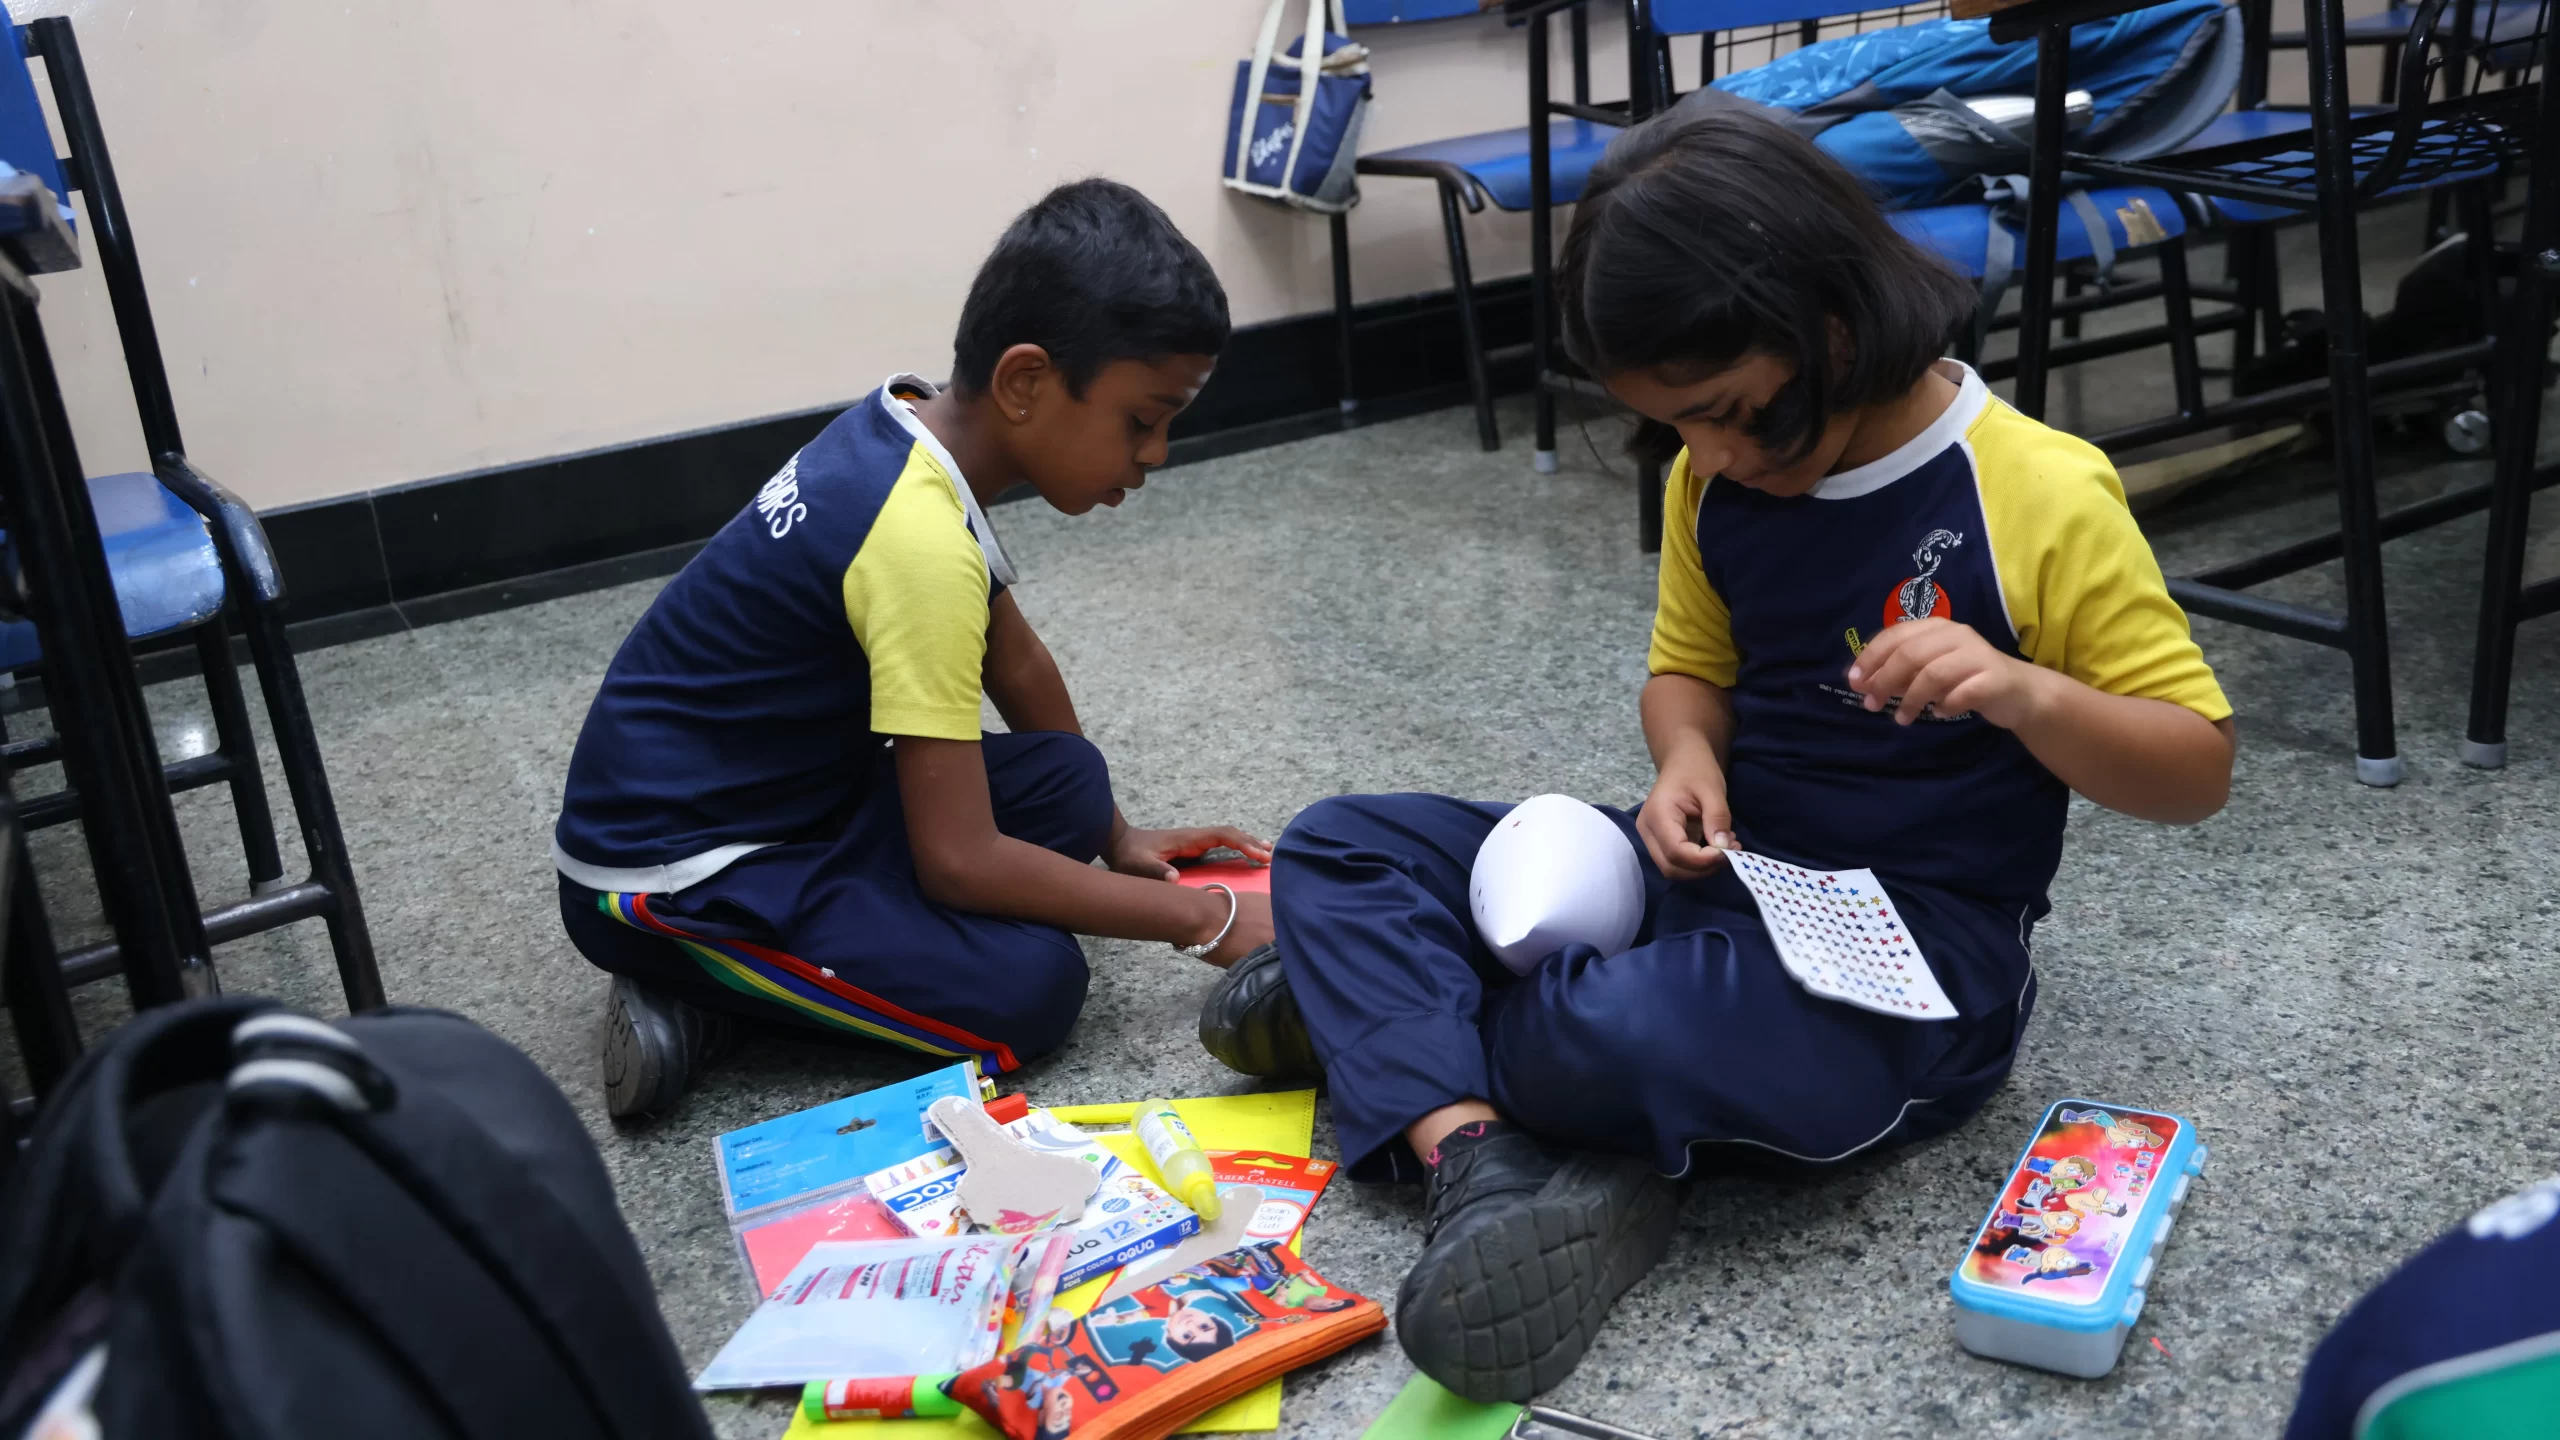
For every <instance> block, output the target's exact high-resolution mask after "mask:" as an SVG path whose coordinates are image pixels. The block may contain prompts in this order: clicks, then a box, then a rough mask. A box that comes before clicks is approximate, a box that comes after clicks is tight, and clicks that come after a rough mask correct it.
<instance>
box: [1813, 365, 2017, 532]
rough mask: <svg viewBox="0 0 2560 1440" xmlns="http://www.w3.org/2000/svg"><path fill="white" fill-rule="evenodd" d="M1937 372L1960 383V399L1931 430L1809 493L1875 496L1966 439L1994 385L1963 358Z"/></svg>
mask: <svg viewBox="0 0 2560 1440" xmlns="http://www.w3.org/2000/svg"><path fill="white" fill-rule="evenodd" d="M1937 371H1938V373H1939V374H1941V375H1944V376H1946V377H1947V378H1948V379H1950V380H1953V381H1955V382H1956V398H1955V401H1954V403H1952V404H1950V405H1948V406H1947V408H1946V409H1945V410H1943V411H1941V412H1939V415H1938V418H1937V419H1935V420H1932V421H1930V422H1929V428H1928V429H1926V430H1923V431H1921V432H1920V433H1919V434H1917V435H1914V436H1912V437H1911V438H1910V439H1909V440H1906V441H1904V442H1903V443H1902V444H1901V445H1899V446H1897V447H1896V448H1895V449H1894V451H1893V453H1892V454H1889V455H1886V456H1883V457H1881V458H1879V459H1875V460H1870V461H1868V462H1867V463H1866V464H1864V465H1860V466H1858V467H1856V468H1855V469H1851V470H1843V471H1841V472H1839V473H1838V474H1836V475H1825V476H1823V477H1822V479H1821V481H1820V482H1818V483H1817V484H1815V486H1814V487H1813V488H1812V489H1811V490H1808V491H1806V492H1805V493H1806V494H1807V495H1810V496H1812V497H1813V498H1814V499H1816V500H1855V499H1857V498H1858V497H1859V496H1861V495H1873V494H1874V493H1876V492H1877V491H1879V490H1881V489H1883V488H1884V487H1886V486H1887V485H1890V484H1892V483H1893V482H1894V481H1896V480H1899V479H1901V478H1902V477H1903V476H1905V475H1908V474H1910V473H1911V472H1912V471H1914V470H1917V469H1919V468H1920V467H1921V466H1922V465H1924V464H1926V463H1927V462H1928V461H1929V460H1931V459H1933V458H1934V457H1936V456H1937V455H1938V454H1939V452H1941V451H1944V450H1946V449H1948V448H1949V447H1951V446H1953V445H1954V444H1955V443H1956V442H1957V441H1959V440H1962V439H1963V438H1964V434H1965V432H1966V431H1967V430H1970V429H1972V428H1973V422H1974V420H1975V419H1976V418H1978V417H1979V416H1980V415H1981V414H1982V410H1983V407H1984V406H1986V405H1988V404H1990V403H1991V387H1990V386H1988V385H1985V384H1983V383H1982V377H1981V376H1979V375H1976V374H1975V373H1973V367H1972V366H1970V365H1967V364H1965V363H1964V362H1963V361H1961V360H1941V361H1939V362H1938V364H1937Z"/></svg>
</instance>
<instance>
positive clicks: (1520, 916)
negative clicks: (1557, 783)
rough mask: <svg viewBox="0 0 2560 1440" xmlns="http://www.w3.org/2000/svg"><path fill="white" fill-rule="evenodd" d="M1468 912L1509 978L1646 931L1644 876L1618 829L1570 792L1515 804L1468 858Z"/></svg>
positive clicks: (1613, 949)
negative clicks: (1471, 866)
mask: <svg viewBox="0 0 2560 1440" xmlns="http://www.w3.org/2000/svg"><path fill="white" fill-rule="evenodd" d="M1467 908H1468V910H1469V911H1470V912H1472V913H1473V914H1474V916H1475V922H1476V934H1478V935H1479V936H1482V937H1483V939H1484V943H1485V947H1486V948H1487V949H1489V950H1491V951H1492V952H1493V953H1494V956H1495V957H1496V958H1497V959H1499V960H1501V961H1502V963H1503V964H1504V965H1506V966H1509V967H1510V968H1511V970H1512V971H1513V972H1514V973H1515V974H1526V973H1528V971H1529V969H1530V968H1531V967H1532V966H1535V965H1536V964H1537V963H1538V962H1539V961H1541V960H1544V959H1546V958H1547V957H1548V956H1550V955H1553V954H1555V953H1556V952H1557V951H1559V950H1562V949H1564V948H1565V947H1566V946H1568V945H1588V946H1590V947H1591V948H1593V949H1594V950H1597V951H1599V952H1600V953H1601V954H1602V955H1615V954H1617V953H1618V952H1619V951H1621V950H1624V949H1626V948H1627V947H1628V946H1629V945H1631V944H1633V943H1635V938H1636V930H1637V928H1638V927H1640V926H1641V925H1643V924H1644V870H1643V868H1642V867H1641V866H1640V865H1638V864H1637V862H1636V851H1635V846H1633V845H1631V844H1629V843H1628V841H1627V836H1626V832H1625V831H1623V830H1620V829H1619V828H1618V827H1617V825H1616V823H1615V822H1613V821H1611V820H1610V819H1609V817H1608V816H1606V815H1603V814H1601V813H1600V812H1599V811H1598V810H1595V809H1593V808H1592V807H1591V806H1589V805H1585V804H1584V803H1582V802H1581V801H1579V800H1576V799H1574V798H1573V797H1572V796H1570V795H1539V796H1536V797H1533V798H1531V799H1528V800H1523V801H1521V802H1520V803H1519V804H1518V805H1516V806H1513V807H1512V810H1511V813H1510V814H1508V815H1505V816H1504V817H1502V820H1501V823H1499V824H1497V825H1495V826H1494V827H1493V833H1492V834H1490V835H1487V836H1486V837H1485V840H1484V845H1483V847H1482V848H1481V849H1479V850H1477V851H1476V863H1475V871H1474V874H1473V875H1472V876H1471V877H1470V878H1469V880H1468V882H1467Z"/></svg>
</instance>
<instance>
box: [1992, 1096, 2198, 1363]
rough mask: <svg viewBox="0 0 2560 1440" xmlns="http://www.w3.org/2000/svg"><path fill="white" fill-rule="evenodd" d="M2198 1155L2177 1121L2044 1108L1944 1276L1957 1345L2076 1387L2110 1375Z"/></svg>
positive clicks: (2186, 1126) (2064, 1106)
mask: <svg viewBox="0 0 2560 1440" xmlns="http://www.w3.org/2000/svg"><path fill="white" fill-rule="evenodd" d="M2205 1153H2206V1150H2205V1145H2204V1142H2203V1141H2202V1140H2201V1139H2199V1138H2197V1136H2196V1128H2195V1123H2194V1122H2193V1121H2190V1120H2188V1119H2187V1118H2186V1117H2184V1116H2181V1115H2170V1114H2165V1113H2162V1112H2159V1111H2154V1110H2132V1109H2127V1108H2125V1107H2123V1106H2120V1105H2101V1104H2098V1103H2096V1102H2094V1101H2089V1100H2063V1101H2059V1102H2057V1103H2056V1104H2055V1105H2054V1106H2053V1108H2051V1109H2049V1110H2047V1111H2045V1112H2044V1120H2043V1122H2042V1123H2040V1124H2039V1125H2037V1126H2036V1133H2035V1135H2034V1137H2033V1138H2031V1139H2029V1140H2028V1141H2027V1148H2026V1150H2025V1151H2024V1152H2023V1153H2021V1154H2020V1155H2019V1156H2018V1163H2017V1165H2016V1167H2015V1168H2013V1169H2012V1170H2011V1171H2010V1172H2009V1181H2008V1183H2007V1184H2006V1185H2005V1186H2003V1187H2002V1188H2001V1191H2000V1198H1999V1199H1998V1200H1997V1201H1995V1202H1994V1203H1993V1204H1992V1207H1991V1213H1990V1214H1989V1215H1988V1216H1986V1217H1984V1219H1983V1222H1982V1228H1981V1230H1980V1231H1978V1232H1976V1233H1975V1235H1974V1237H1973V1247H1972V1248H1971V1249H1970V1250H1968V1251H1967V1252H1966V1253H1965V1257H1964V1259H1963V1260H1962V1261H1960V1262H1959V1263H1958V1264H1957V1265H1956V1273H1955V1276H1954V1278H1953V1279H1952V1280H1950V1281H1949V1282H1948V1287H1947V1288H1948V1290H1949V1292H1950V1293H1951V1294H1952V1295H1953V1296H1954V1298H1955V1302H1956V1340H1957V1342H1958V1343H1960V1344H1962V1345H1963V1346H1964V1348H1966V1349H1967V1350H1970V1351H1972V1352H1973V1353H1974V1354H1976V1355H1983V1356H1988V1357H1990V1358H1991V1359H1994V1360H2008V1361H2013V1362H2015V1363H2017V1364H2020V1365H2032V1366H2034V1367H2036V1368H2037V1369H2039V1370H2051V1371H2054V1372H2056V1373H2058V1374H2063V1375H2078V1376H2081V1377H2083V1378H2086V1379H2095V1378H2097V1377H2098V1376H2100V1375H2104V1374H2106V1373H2107V1372H2108V1371H2109V1370H2112V1369H2114V1368H2115V1364H2116V1358H2117V1357H2118V1356H2120V1355H2122V1354H2123V1353H2124V1342H2125V1337H2126V1336H2127V1335H2129V1334H2131V1333H2132V1331H2133V1322H2134V1320H2135V1319H2136V1318H2137V1317H2139V1316H2140V1315H2141V1314H2142V1302H2143V1299H2144V1297H2145V1295H2146V1294H2147V1293H2148V1292H2149V1290H2150V1286H2151V1272H2152V1270H2153V1268H2154V1267H2155V1266H2156V1265H2158V1263H2159V1260H2160V1250H2161V1247H2163V1246H2165V1245H2166V1244H2168V1243H2169V1229H2170V1227H2171V1226H2172V1225H2174V1224H2176V1223H2177V1218H2178V1207H2179V1206H2181V1205H2183V1204H2185V1203H2186V1199H2187V1187H2188V1186H2189V1185H2191V1184H2193V1183H2194V1181H2195V1178H2196V1177H2197V1176H2198V1175H2201V1174H2203V1173H2204V1161H2205Z"/></svg>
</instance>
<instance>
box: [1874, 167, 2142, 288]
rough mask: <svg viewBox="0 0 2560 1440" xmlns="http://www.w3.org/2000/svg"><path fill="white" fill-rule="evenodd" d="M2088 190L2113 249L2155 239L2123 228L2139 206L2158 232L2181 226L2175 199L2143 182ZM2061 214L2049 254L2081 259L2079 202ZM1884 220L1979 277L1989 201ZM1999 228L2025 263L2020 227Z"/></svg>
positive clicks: (2083, 235) (2085, 253)
mask: <svg viewBox="0 0 2560 1440" xmlns="http://www.w3.org/2000/svg"><path fill="white" fill-rule="evenodd" d="M2088 195H2089V198H2090V199H2091V200H2092V201H2095V202H2096V203H2097V207H2098V215H2099V217H2100V218H2101V219H2103V220H2104V221H2105V222H2106V226H2107V238H2108V239H2109V240H2112V241H2113V242H2115V247H2116V248H2117V249H2118V250H2127V249H2131V248H2133V247H2134V246H2135V245H2136V244H2156V243H2158V240H2157V239H2156V238H2155V237H2152V236H2150V235H2149V234H2148V233H2147V230H2146V233H2145V235H2144V238H2143V239H2142V240H2140V241H2136V240H2135V239H2133V238H2132V237H2131V236H2130V235H2128V234H2127V233H2126V228H2125V227H2126V222H2127V220H2129V219H2130V220H2132V221H2133V223H2135V224H2137V225H2139V224H2140V223H2141V221H2140V215H2141V211H2142V210H2149V211H2150V212H2151V218H2152V220H2153V221H2154V222H2156V223H2157V224H2158V225H2159V228H2160V231H2161V234H2162V235H2163V236H2168V237H2175V236H2179V235H2183V234H2185V233H2186V231H2187V213H2186V211H2184V210H2182V209H2180V208H2179V207H2178V202H2177V201H2176V200H2174V199H2172V198H2171V197H2170V195H2169V192H2167V191H2165V190H2154V189H2151V188H2150V187H2148V186H2129V185H2101V186H2098V187H2096V188H2094V189H2091V190H2090V191H2089V192H2088ZM2137 206H2139V207H2140V208H2139V209H2137V208H2136V207H2137ZM2061 215H2062V218H2061V223H2060V224H2058V225H2057V226H2056V227H2055V229H2054V258H2055V259H2057V260H2086V259H2088V258H2090V257H2091V256H2092V255H2094V254H2096V253H2097V251H2096V249H2095V247H2093V246H2091V245H2090V243H2089V229H2088V226H2087V224H2086V223H2085V222H2084V221H2083V220H2082V219H2081V217H2080V211H2079V207H2077V206H2074V205H2070V204H2067V203H2066V204H2065V205H2063V207H2062V211H2061ZM1885 219H1887V220H1889V221H1891V222H1893V228H1894V229H1896V230H1899V231H1901V232H1902V234H1903V238H1905V239H1907V240H1910V241H1911V242H1912V243H1913V244H1916V245H1918V246H1919V247H1920V248H1921V249H1923V250H1926V251H1928V252H1929V253H1930V254H1932V255H1935V256H1937V257H1938V258H1939V259H1941V260H1944V261H1946V262H1947V263H1948V264H1950V265H1953V266H1954V267H1955V268H1956V270H1957V271H1958V272H1959V273H1960V274H1963V275H1966V276H1969V277H1971V278H1972V279H1975V280H1979V279H1981V278H1982V274H1983V269H1984V266H1985V264H1986V262H1987V260H1988V257H1989V252H1990V248H1991V225H1992V218H1991V207H1990V206H1988V205H1985V204H1982V203H1980V202H1978V201H1977V202H1975V203H1972V204H1967V205H1927V206H1923V207H1921V208H1919V209H1917V210H1896V211H1893V212H1891V213H1890V214H1888V215H1886V216H1885ZM2005 228H2006V229H2007V230H2008V231H2009V233H2010V235H2011V236H2013V237H2015V239H2016V245H2015V248H2014V249H2013V250H2012V252H2011V253H2012V254H2013V255H2015V256H2016V259H2015V261H2014V262H2013V263H2014V264H2015V265H2016V266H2017V267H2018V268H2020V269H2024V268H2025V266H2026V263H2027V240H2026V232H2025V230H2024V228H2023V227H2021V226H2018V225H2009V226H2006V227H2005Z"/></svg>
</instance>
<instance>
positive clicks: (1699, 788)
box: [1636, 760, 1734, 880]
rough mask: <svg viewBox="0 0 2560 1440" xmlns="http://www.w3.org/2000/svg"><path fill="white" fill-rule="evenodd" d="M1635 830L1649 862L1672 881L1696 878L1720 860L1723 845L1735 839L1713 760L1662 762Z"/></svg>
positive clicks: (1729, 814)
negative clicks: (1702, 762) (1692, 763)
mask: <svg viewBox="0 0 2560 1440" xmlns="http://www.w3.org/2000/svg"><path fill="white" fill-rule="evenodd" d="M1636 833H1637V834H1639V835H1641V836H1643V837H1644V848H1645V850H1646V851H1647V852H1648V853H1650V854H1651V855H1652V856H1653V863H1654V865H1655V866H1656V867H1658V868H1659V869H1660V870H1661V871H1662V873H1663V874H1665V875H1667V876H1669V877H1671V878H1672V879H1674V880H1695V879H1697V878H1698V877H1699V876H1701V875H1704V874H1706V873H1707V872H1708V871H1710V870H1713V869H1714V868H1716V866H1718V865H1720V864H1722V863H1724V852H1725V850H1726V849H1728V848H1730V847H1731V846H1732V845H1733V844H1734V838H1733V813H1732V811H1731V809H1730V808H1728V807H1727V805H1726V803H1725V798H1724V773H1723V772H1722V771H1720V770H1718V769H1716V768H1715V764H1714V762H1713V761H1712V760H1709V761H1707V762H1705V763H1704V764H1703V765H1684V764H1681V763H1679V762H1677V761H1675V762H1673V763H1671V764H1667V765H1665V766H1663V767H1662V773H1661V774H1660V775H1659V776H1657V777H1655V779H1654V782H1653V792H1652V793H1651V794H1649V795H1647V796H1645V797H1644V808H1643V809H1642V810H1640V811H1638V812H1637V813H1636Z"/></svg>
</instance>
